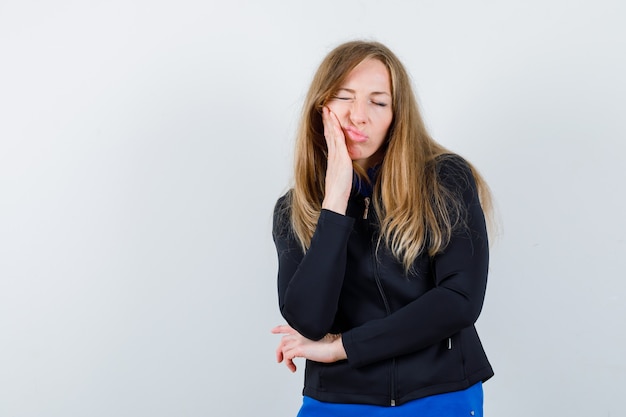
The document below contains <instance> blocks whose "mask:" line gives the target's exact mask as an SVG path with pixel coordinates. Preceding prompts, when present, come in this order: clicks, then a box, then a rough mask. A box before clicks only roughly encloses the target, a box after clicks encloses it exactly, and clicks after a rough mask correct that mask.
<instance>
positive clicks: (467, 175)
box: [342, 159, 489, 367]
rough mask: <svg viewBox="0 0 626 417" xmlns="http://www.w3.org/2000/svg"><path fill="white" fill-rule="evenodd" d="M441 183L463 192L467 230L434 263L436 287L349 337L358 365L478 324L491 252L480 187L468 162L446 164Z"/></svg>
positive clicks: (347, 345) (352, 360) (351, 354)
mask: <svg viewBox="0 0 626 417" xmlns="http://www.w3.org/2000/svg"><path fill="white" fill-rule="evenodd" d="M440 179H441V181H442V182H444V183H445V184H446V186H447V187H448V188H449V189H457V190H460V191H462V195H463V201H464V205H465V207H466V209H467V223H466V225H467V227H466V228H465V229H464V230H459V231H457V232H456V233H454V234H453V236H452V238H451V240H450V243H449V244H448V246H447V247H446V248H445V250H444V251H443V252H442V253H440V254H438V255H436V256H435V257H434V259H433V273H434V275H435V286H434V288H433V289H432V290H430V291H428V292H427V293H425V294H424V295H423V296H421V297H420V298H418V299H416V300H414V301H412V302H411V303H409V304H407V305H406V306H404V307H403V308H401V309H399V310H397V311H396V312H394V313H392V314H391V315H389V316H387V317H385V318H383V319H379V320H374V321H370V322H368V323H366V324H364V325H362V326H359V327H357V328H354V329H351V330H349V331H347V332H345V333H343V335H342V336H343V344H344V347H345V350H346V353H347V356H348V361H349V362H350V363H351V364H352V366H355V367H360V366H363V365H367V364H370V363H373V362H376V361H380V360H384V359H388V358H392V357H395V356H400V355H404V354H408V353H411V352H415V351H417V350H420V349H422V348H425V347H427V346H429V345H432V344H435V343H438V342H440V341H441V340H444V339H445V338H447V337H449V336H451V335H453V334H455V333H457V332H458V331H460V330H462V329H463V328H466V327H468V326H471V325H473V324H474V322H475V321H476V320H477V318H478V316H479V314H480V311H481V308H482V305H483V300H484V296H485V289H486V284H487V270H488V262H489V248H488V242H487V231H486V226H485V219H484V215H483V212H482V209H481V206H480V203H479V200H478V196H477V192H476V184H475V182H474V178H473V176H472V174H471V171H470V169H469V167H468V166H467V165H466V164H465V163H461V162H457V160H456V159H455V161H454V162H450V161H444V162H443V167H442V169H441V173H440Z"/></svg>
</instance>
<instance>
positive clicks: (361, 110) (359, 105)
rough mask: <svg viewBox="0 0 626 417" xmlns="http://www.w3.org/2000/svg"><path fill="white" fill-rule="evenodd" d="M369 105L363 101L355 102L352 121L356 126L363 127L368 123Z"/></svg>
mask: <svg viewBox="0 0 626 417" xmlns="http://www.w3.org/2000/svg"><path fill="white" fill-rule="evenodd" d="M366 105H367V103H365V102H363V101H362V100H354V101H353V102H352V106H351V108H350V121H351V122H352V123H353V124H354V125H362V124H363V123H365V122H367V110H366Z"/></svg>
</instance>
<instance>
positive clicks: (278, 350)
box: [276, 345, 284, 363]
mask: <svg viewBox="0 0 626 417" xmlns="http://www.w3.org/2000/svg"><path fill="white" fill-rule="evenodd" d="M283 359H284V355H283V349H282V346H281V345H278V347H277V348H276V362H278V363H281V362H282V361H283Z"/></svg>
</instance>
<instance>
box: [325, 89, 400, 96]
mask: <svg viewBox="0 0 626 417" xmlns="http://www.w3.org/2000/svg"><path fill="white" fill-rule="evenodd" d="M337 91H346V92H348V93H352V94H355V93H356V91H354V90H352V89H351V88H339V89H337ZM381 94H383V95H386V96H389V97H391V94H389V93H388V92H386V91H372V92H371V93H370V96H373V95H381Z"/></svg>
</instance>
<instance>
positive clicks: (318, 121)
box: [289, 41, 491, 272]
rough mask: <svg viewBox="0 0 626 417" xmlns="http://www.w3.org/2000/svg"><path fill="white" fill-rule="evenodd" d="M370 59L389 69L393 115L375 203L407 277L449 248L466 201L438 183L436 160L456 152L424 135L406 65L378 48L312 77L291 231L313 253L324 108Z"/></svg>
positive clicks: (337, 55) (483, 192)
mask: <svg viewBox="0 0 626 417" xmlns="http://www.w3.org/2000/svg"><path fill="white" fill-rule="evenodd" d="M372 58H373V59H377V60H379V61H381V62H382V63H383V64H384V65H385V66H386V67H387V69H388V70H389V74H390V79H391V95H392V109H393V121H392V123H391V126H390V127H389V131H388V133H387V138H386V140H385V143H384V144H383V146H385V147H386V149H385V156H384V159H383V162H382V166H381V168H380V171H379V174H378V177H377V180H376V183H375V184H374V193H373V198H372V201H373V204H374V207H375V209H376V212H377V213H378V215H379V218H380V239H379V243H380V242H381V241H382V242H384V243H385V244H386V245H387V247H388V248H389V249H390V250H391V251H392V253H393V254H394V256H395V257H396V258H397V259H398V260H399V261H400V262H402V264H403V265H404V268H405V270H406V271H407V272H408V271H409V269H410V267H411V265H412V264H413V262H414V261H415V259H416V258H417V257H418V256H419V255H420V254H422V253H423V252H425V251H426V252H427V253H428V254H429V255H430V256H433V255H435V254H436V253H438V252H440V251H441V250H443V249H444V248H445V247H446V245H447V244H448V242H449V240H450V237H451V235H452V232H453V230H454V229H455V227H457V226H458V224H459V223H460V221H459V220H460V219H461V217H462V210H463V209H462V207H463V201H462V200H461V197H460V196H459V195H458V194H455V193H453V192H451V191H450V190H447V189H446V188H445V187H442V185H441V184H440V182H439V180H438V176H437V171H436V169H437V168H436V161H437V159H440V158H441V157H443V156H444V155H447V154H450V152H449V151H448V150H447V149H445V148H444V147H443V146H441V145H440V144H438V143H437V142H435V141H434V140H433V139H432V138H431V137H430V135H429V134H428V132H427V131H426V128H425V125H424V122H423V120H422V117H421V115H420V112H419V109H418V105H417V101H416V99H415V95H414V93H413V89H412V88H411V81H410V79H409V76H408V74H407V72H406V70H405V69H404V66H403V65H402V63H401V62H400V60H399V59H398V58H397V57H396V56H395V55H394V54H393V53H392V52H391V51H390V50H389V49H388V48H387V47H386V46H384V45H382V44H380V43H378V42H365V41H352V42H347V43H344V44H342V45H339V46H338V47H336V48H335V49H334V50H332V51H331V52H330V53H329V54H328V55H327V56H326V58H325V59H324V60H323V61H322V63H321V65H320V66H319V68H318V70H317V72H316V73H315V75H314V77H313V81H312V82H311V86H310V87H309V91H308V93H307V96H306V98H305V101H304V105H303V111H302V116H301V120H300V124H299V127H298V131H297V137H296V148H295V155H294V162H295V167H294V168H295V176H294V187H293V189H292V190H291V193H290V201H289V203H290V207H291V212H290V214H291V225H292V229H293V232H294V234H295V236H296V237H297V239H298V241H299V242H300V244H301V246H302V248H303V250H307V249H308V247H309V245H310V243H311V238H312V236H313V232H314V231H315V227H316V225H317V220H318V218H319V215H320V211H321V206H322V200H323V199H324V182H325V175H326V166H327V165H326V164H327V148H326V142H325V139H324V128H323V124H322V116H321V109H322V107H323V106H324V105H325V104H326V102H327V101H328V100H329V99H330V98H331V97H332V96H333V94H334V93H335V92H336V91H337V89H338V88H340V86H341V84H342V82H343V81H344V80H345V78H346V76H347V75H348V74H349V73H350V71H351V70H352V69H353V68H355V67H356V66H357V65H358V64H359V63H361V62H363V61H364V60H366V59H372ZM354 167H355V171H356V172H357V173H358V174H359V175H363V174H364V173H363V172H362V170H360V169H359V167H358V165H356V164H354ZM469 167H470V168H471V170H472V174H473V176H474V179H475V181H476V185H477V187H478V192H479V196H480V200H481V205H482V206H483V210H484V211H485V213H486V215H487V216H488V217H489V216H490V214H491V198H490V193H489V189H488V187H487V185H486V183H485V181H484V180H483V179H482V177H481V176H480V174H479V173H478V172H477V171H476V170H475V169H474V168H473V167H472V166H471V165H469Z"/></svg>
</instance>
